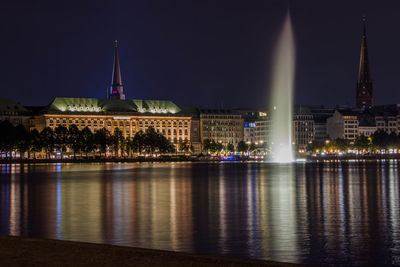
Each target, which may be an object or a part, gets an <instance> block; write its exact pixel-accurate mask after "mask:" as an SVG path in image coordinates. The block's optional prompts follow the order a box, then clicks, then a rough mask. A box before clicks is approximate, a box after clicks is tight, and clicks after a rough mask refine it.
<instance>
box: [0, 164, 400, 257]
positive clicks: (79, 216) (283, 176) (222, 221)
mask: <svg viewBox="0 0 400 267" xmlns="http://www.w3.org/2000/svg"><path fill="white" fill-rule="evenodd" d="M0 168H1V169H0V234H3V235H19V236H30V237H40V238H53V239H63V240H77V241H85V242H94V243H108V244H117V245H124V246H135V247H145V248H155V249H163V250H172V251H184V252H194V253H205V254H219V255H230V256H236V257H246V258H256V259H266V260H274V261H284V262H292V263H308V264H320V265H321V264H323V265H331V264H332V265H334V264H335V265H336V264H344V265H347V264H348V265H366V264H369V265H400V196H399V195H400V183H399V162H397V161H369V162H348V161H346V162H320V163H297V164H292V165H271V164H264V163H229V162H225V163H205V162H200V163H120V164H118V163H101V164H100V163H99V164H78V163H73V164H30V165H28V164H25V165H0Z"/></svg>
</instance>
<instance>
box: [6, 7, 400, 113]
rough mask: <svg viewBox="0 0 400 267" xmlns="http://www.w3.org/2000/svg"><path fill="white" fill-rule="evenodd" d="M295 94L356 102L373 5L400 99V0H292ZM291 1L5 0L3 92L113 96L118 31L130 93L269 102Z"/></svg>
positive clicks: (36, 101)
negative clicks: (275, 50) (274, 56)
mask: <svg viewBox="0 0 400 267" xmlns="http://www.w3.org/2000/svg"><path fill="white" fill-rule="evenodd" d="M290 5H291V11H292V19H293V24H294V31H295V38H296V46H297V59H296V60H297V62H296V66H297V73H296V88H295V90H296V98H295V99H296V102H297V103H303V104H325V105H335V104H350V105H352V104H353V103H354V97H355V87H356V80H357V68H358V61H359V52H360V51H359V50H360V43H361V30H362V24H361V20H362V16H363V15H364V14H365V15H366V16H367V33H368V46H369V55H370V62H371V73H372V78H373V80H374V92H375V101H376V103H377V104H385V103H400V88H399V87H400V86H399V78H400V67H399V64H400V63H399V62H400V49H399V48H400V34H399V29H400V18H399V14H400V1H398V0H392V1H389V0H379V1H377V0H363V1H361V0H346V1H333V0H332V1H328V0H327V1H325V0H324V1H321V0H292V1H291V3H290ZM287 6H288V4H287V1H283V0H246V1H245V0H243V1H234V0H229V1H225V0H211V1H208V0H202V1H190V0H182V1H174V0H162V1H152V0H147V1H145V0H143V1H139V0H137V1H136V0H132V1H115V0H114V1H100V0H98V1H51V2H50V1H7V0H6V1H1V3H0V33H1V42H0V53H1V55H0V81H1V82H0V88H1V96H2V97H7V98H13V99H16V100H18V101H19V102H21V103H22V104H25V105H45V104H48V103H49V102H50V101H51V100H52V99H53V98H54V97H56V96H65V97H98V98H104V97H105V92H106V88H107V87H108V86H110V83H111V73H112V62H113V43H114V40H115V39H118V40H119V44H120V62H121V69H122V78H123V82H124V87H125V90H126V95H127V98H133V99H169V100H172V101H174V102H176V103H177V104H178V105H184V106H188V105H202V106H215V107H220V106H221V105H223V106H224V107H260V106H265V104H266V103H267V98H268V89H269V84H270V77H269V76H270V72H271V63H270V62H271V58H272V53H273V47H274V44H275V42H276V39H277V36H278V33H279V31H280V28H281V25H282V22H283V19H284V15H285V12H286V10H287Z"/></svg>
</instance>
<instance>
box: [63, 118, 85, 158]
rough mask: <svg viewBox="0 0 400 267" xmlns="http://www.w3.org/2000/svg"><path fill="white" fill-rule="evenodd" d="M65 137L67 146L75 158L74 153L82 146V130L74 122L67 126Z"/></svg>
mask: <svg viewBox="0 0 400 267" xmlns="http://www.w3.org/2000/svg"><path fill="white" fill-rule="evenodd" d="M67 139H68V140H67V142H68V146H69V148H70V149H71V150H72V151H73V153H74V159H75V158H76V153H79V152H80V151H81V149H82V147H83V139H82V132H81V131H80V130H79V129H78V127H77V126H76V125H75V124H73V125H71V126H70V127H69V129H68V138H67Z"/></svg>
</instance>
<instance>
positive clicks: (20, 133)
mask: <svg viewBox="0 0 400 267" xmlns="http://www.w3.org/2000/svg"><path fill="white" fill-rule="evenodd" d="M14 138H15V148H16V149H17V150H18V152H19V155H20V158H21V159H22V158H23V157H24V154H25V152H26V151H28V149H29V145H30V136H29V132H28V131H27V130H26V128H25V127H24V126H23V125H22V124H19V125H17V126H16V127H15V128H14Z"/></svg>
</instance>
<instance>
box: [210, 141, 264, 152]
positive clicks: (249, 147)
mask: <svg viewBox="0 0 400 267" xmlns="http://www.w3.org/2000/svg"><path fill="white" fill-rule="evenodd" d="M256 149H257V146H256V145H255V144H254V143H251V144H246V142H245V141H243V140H242V141H239V143H238V144H237V145H236V147H235V146H234V144H232V143H228V144H226V146H224V145H223V144H222V143H219V142H216V141H215V140H213V139H204V141H203V151H205V152H207V153H219V152H222V151H226V152H235V151H237V152H241V153H246V152H248V151H250V152H252V151H254V150H256Z"/></svg>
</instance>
